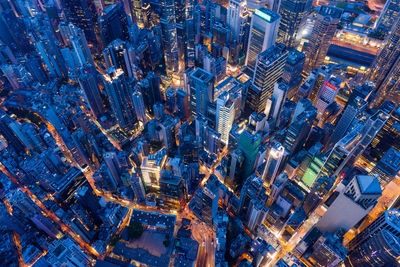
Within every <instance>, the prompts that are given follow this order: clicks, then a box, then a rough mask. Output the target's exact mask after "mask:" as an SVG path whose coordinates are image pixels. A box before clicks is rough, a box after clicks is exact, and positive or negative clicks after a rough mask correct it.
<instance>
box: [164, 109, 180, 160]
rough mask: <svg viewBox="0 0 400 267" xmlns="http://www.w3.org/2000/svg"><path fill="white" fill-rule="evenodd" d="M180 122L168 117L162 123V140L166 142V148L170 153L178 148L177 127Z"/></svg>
mask: <svg viewBox="0 0 400 267" xmlns="http://www.w3.org/2000/svg"><path fill="white" fill-rule="evenodd" d="M178 121H179V119H178V118H173V117H171V116H169V115H168V116H166V117H165V118H164V119H163V121H162V122H161V132H162V138H163V141H164V146H165V148H166V149H167V151H168V152H171V151H173V150H174V149H175V148H176V140H175V126H176V124H177V123H178Z"/></svg>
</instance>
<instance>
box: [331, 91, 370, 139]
mask: <svg viewBox="0 0 400 267" xmlns="http://www.w3.org/2000/svg"><path fill="white" fill-rule="evenodd" d="M366 105H367V102H366V101H365V100H364V99H362V98H360V97H357V98H356V99H355V101H352V102H350V103H348V104H347V106H346V108H345V109H344V111H343V114H342V117H341V118H340V120H339V122H338V123H337V125H336V128H335V131H334V132H333V134H332V135H331V136H330V138H329V144H330V145H334V144H336V143H337V142H338V141H339V140H340V139H341V138H342V137H343V136H344V135H345V134H346V133H347V132H348V130H349V129H350V127H351V125H352V123H353V121H354V119H355V118H356V116H357V115H359V114H360V112H362V111H363V110H364V108H365V106H366Z"/></svg>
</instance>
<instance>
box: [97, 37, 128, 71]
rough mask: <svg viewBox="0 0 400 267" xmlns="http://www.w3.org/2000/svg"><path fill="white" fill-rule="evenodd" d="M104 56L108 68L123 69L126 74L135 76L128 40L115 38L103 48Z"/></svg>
mask: <svg viewBox="0 0 400 267" xmlns="http://www.w3.org/2000/svg"><path fill="white" fill-rule="evenodd" d="M103 56H104V61H105V62H106V66H107V68H111V67H115V68H118V69H122V70H123V71H124V74H125V75H128V76H129V77H133V72H132V64H131V61H130V56H129V52H128V43H127V42H124V41H122V40H121V39H115V40H114V41H112V42H111V43H110V44H109V45H108V47H107V48H105V49H104V50H103Z"/></svg>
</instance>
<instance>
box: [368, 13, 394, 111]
mask: <svg viewBox="0 0 400 267" xmlns="http://www.w3.org/2000/svg"><path fill="white" fill-rule="evenodd" d="M390 23H393V22H392V21H391V22H390ZM399 74H400V20H397V21H396V22H395V23H394V25H393V28H392V30H391V33H390V35H389V36H388V37H387V38H386V41H385V45H384V46H383V47H382V48H381V49H380V51H379V53H378V56H377V57H376V58H375V60H374V62H373V63H372V65H371V68H370V72H369V73H368V77H367V78H368V80H369V81H372V82H374V83H375V86H376V87H375V92H376V94H377V98H376V99H375V100H374V103H375V104H377V105H379V104H381V103H383V102H384V101H385V100H386V99H390V100H391V101H393V102H394V103H396V104H400V96H399V89H398V88H399V79H398V77H399Z"/></svg>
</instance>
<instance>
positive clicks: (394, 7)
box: [375, 0, 400, 32]
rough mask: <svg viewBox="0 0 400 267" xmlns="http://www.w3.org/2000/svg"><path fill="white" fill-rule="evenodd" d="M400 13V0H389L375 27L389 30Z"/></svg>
mask: <svg viewBox="0 0 400 267" xmlns="http://www.w3.org/2000/svg"><path fill="white" fill-rule="evenodd" d="M399 15H400V1H399V0H388V1H386V3H385V6H384V7H383V10H382V11H381V14H380V15H379V18H378V20H377V21H376V23H375V25H376V26H375V28H376V29H380V30H383V31H386V32H389V31H390V30H391V28H392V27H393V22H395V21H396V20H398V18H399Z"/></svg>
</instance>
